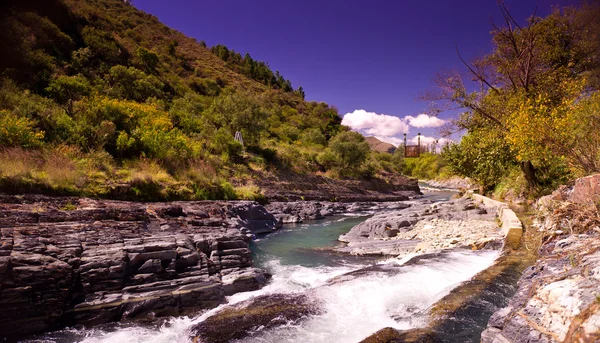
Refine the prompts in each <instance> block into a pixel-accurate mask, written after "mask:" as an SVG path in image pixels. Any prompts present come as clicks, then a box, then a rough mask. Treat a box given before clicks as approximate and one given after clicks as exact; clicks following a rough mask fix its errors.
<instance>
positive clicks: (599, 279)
mask: <svg viewBox="0 0 600 343" xmlns="http://www.w3.org/2000/svg"><path fill="white" fill-rule="evenodd" d="M598 200H600V174H596V175H592V176H588V177H585V178H581V179H578V180H576V181H575V183H574V185H573V186H571V187H566V186H563V187H561V188H559V189H558V190H557V191H555V192H554V193H552V194H551V195H549V196H546V197H542V198H541V199H540V200H538V202H537V206H538V209H539V213H538V215H537V217H536V218H535V220H534V225H533V228H534V229H536V230H537V231H539V232H540V233H541V235H542V236H543V237H544V240H545V243H544V244H542V246H541V247H540V249H539V258H538V260H537V262H536V263H535V264H534V265H533V266H531V267H530V268H528V269H527V270H526V271H525V272H524V273H523V275H522V277H521V279H520V280H519V282H518V290H517V292H516V294H515V296H514V297H513V298H512V299H511V300H510V301H509V303H508V305H507V306H506V307H504V308H502V309H500V310H499V311H497V312H496V313H494V314H493V315H492V317H491V318H490V320H489V323H488V327H487V329H486V330H485V331H484V332H483V334H482V336H481V341H482V342H483V343H496V342H505V341H510V342H528V343H541V342H544V343H554V342H598V341H600V300H599V299H600V216H599V215H598V208H597V203H598Z"/></svg>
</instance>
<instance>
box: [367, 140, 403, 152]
mask: <svg viewBox="0 0 600 343" xmlns="http://www.w3.org/2000/svg"><path fill="white" fill-rule="evenodd" d="M365 141H366V142H367V143H369V147H371V150H373V151H377V152H389V153H392V154H393V153H394V151H396V147H395V146H394V145H393V144H390V143H386V142H382V141H380V140H379V139H377V138H375V137H365Z"/></svg>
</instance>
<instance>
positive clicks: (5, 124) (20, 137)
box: [0, 110, 44, 148]
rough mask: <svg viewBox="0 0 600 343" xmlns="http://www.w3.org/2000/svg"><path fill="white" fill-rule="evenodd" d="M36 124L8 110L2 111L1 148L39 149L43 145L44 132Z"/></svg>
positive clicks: (0, 114)
mask: <svg viewBox="0 0 600 343" xmlns="http://www.w3.org/2000/svg"><path fill="white" fill-rule="evenodd" d="M34 126H35V123H34V122H33V121H31V120H30V119H28V118H25V117H22V116H18V115H16V114H15V113H13V112H9V111H7V110H0V146H5V147H15V146H20V147H23V148H37V147H39V146H41V145H42V141H43V139H44V132H41V131H39V130H37V129H36V128H34Z"/></svg>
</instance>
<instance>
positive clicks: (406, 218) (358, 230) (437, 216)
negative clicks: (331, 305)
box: [334, 197, 503, 255]
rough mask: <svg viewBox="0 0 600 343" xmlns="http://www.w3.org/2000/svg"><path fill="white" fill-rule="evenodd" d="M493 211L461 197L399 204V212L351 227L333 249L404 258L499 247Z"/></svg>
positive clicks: (499, 238) (375, 217) (378, 215)
mask: <svg viewBox="0 0 600 343" xmlns="http://www.w3.org/2000/svg"><path fill="white" fill-rule="evenodd" d="M496 212H497V211H496V208H490V207H485V206H483V205H482V204H479V203H478V202H477V201H475V200H473V199H471V198H468V197H463V198H460V199H453V200H450V201H448V202H442V203H431V202H427V201H421V202H419V203H413V204H409V203H403V204H402V206H400V207H399V209H397V210H394V211H390V212H386V213H382V214H376V215H374V216H373V217H371V218H369V219H367V220H366V221H364V222H362V223H360V224H358V225H356V226H355V227H353V228H352V229H351V230H350V231H349V232H348V233H346V234H344V235H341V236H340V237H339V240H340V241H341V242H345V243H347V245H345V246H342V247H337V248H334V250H335V251H337V252H341V253H349V254H353V255H405V254H409V253H414V252H429V251H435V250H442V249H449V248H459V247H467V248H474V249H480V248H483V247H491V246H494V247H499V246H500V245H502V239H503V236H502V233H501V232H500V230H499V228H498V223H497V222H496V221H495V218H496Z"/></svg>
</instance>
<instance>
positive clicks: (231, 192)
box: [0, 0, 395, 200]
mask: <svg viewBox="0 0 600 343" xmlns="http://www.w3.org/2000/svg"><path fill="white" fill-rule="evenodd" d="M0 7H1V8H0V9H2V14H0V25H1V27H0V28H2V29H4V30H1V31H2V33H0V36H2V37H0V38H2V40H3V41H5V42H7V43H6V48H7V54H6V55H8V56H9V58H6V59H2V60H0V73H1V75H2V77H3V78H4V80H3V84H2V86H1V87H0V117H2V118H0V119H3V120H2V123H1V124H0V129H4V131H0V189H1V190H3V191H6V192H11V193H22V192H42V193H52V194H72V195H88V196H98V197H109V198H125V199H138V200H172V199H206V198H225V199H232V198H250V199H253V198H260V197H261V195H260V189H258V187H257V186H255V184H256V182H254V181H253V178H257V177H258V178H264V177H269V176H273V175H278V174H296V173H300V174H312V175H315V174H319V175H320V174H323V173H325V174H326V175H329V174H332V175H339V174H340V173H339V172H337V171H336V170H334V168H335V163H336V161H335V159H334V160H332V157H331V156H332V155H331V154H329V155H327V156H326V157H327V158H322V159H321V158H320V155H322V154H323V152H325V151H327V150H328V141H329V140H330V139H331V138H332V137H333V136H335V135H336V134H337V133H339V132H344V131H345V130H347V129H346V128H344V127H342V126H341V125H340V121H341V119H340V118H339V116H338V114H337V111H336V110H335V108H332V107H330V106H328V105H327V104H324V103H314V102H306V101H304V100H303V99H302V97H301V96H300V95H299V93H297V92H284V91H283V90H281V89H277V87H276V86H275V87H273V86H267V85H265V84H263V83H260V82H257V81H255V80H252V79H250V78H248V77H246V76H244V75H242V74H240V73H238V72H235V71H234V70H240V68H241V66H240V65H239V64H238V65H235V66H234V65H232V64H231V62H224V61H223V60H222V59H221V58H219V57H217V56H215V55H214V54H213V53H211V51H210V50H209V49H208V48H207V47H206V46H204V45H203V44H201V43H200V42H197V41H196V40H195V39H193V38H189V37H186V36H185V35H183V34H182V33H180V32H178V31H176V30H173V29H170V28H168V27H167V26H165V25H163V24H162V23H160V21H159V20H158V19H157V18H156V17H154V16H152V15H149V14H146V13H144V12H142V11H139V10H137V9H136V8H135V7H132V6H130V5H127V4H125V3H123V1H121V0H47V1H40V0H29V1H25V2H18V1H8V2H5V3H3V4H1V5H0ZM90 29H91V30H92V32H94V35H92V39H90V35H89V32H90ZM86 30H87V31H86ZM86 32H87V33H86ZM86 35H87V36H86ZM94 41H95V42H96V43H94ZM98 42H99V43H98ZM94 44H99V45H98V46H100V48H95V45H94ZM140 48H144V49H147V50H148V51H149V52H150V53H151V54H154V55H155V56H156V57H157V61H158V63H157V64H156V66H155V67H153V68H152V70H148V69H144V68H145V67H147V64H145V63H146V62H145V61H144V60H143V59H142V57H141V55H140ZM94 49H95V50H94ZM111 49H113V50H114V51H112V50H111ZM90 51H91V53H90ZM111 51H112V52H111ZM82 52H83V53H88V54H91V55H92V57H88V60H86V61H87V62H86V63H88V64H87V66H85V65H84V66H83V67H82V66H80V65H78V64H77V63H78V62H77V60H76V56H78V54H79V55H81V54H82ZM111 53H112V55H111ZM80 64H81V63H80ZM119 65H122V66H124V67H125V68H129V69H132V68H134V69H136V70H137V72H139V73H141V74H142V75H143V77H144V79H143V80H142V81H144V82H146V81H147V80H150V81H151V82H159V83H161V84H162V86H156V87H158V88H157V89H156V90H155V91H157V92H158V93H151V95H148V96H146V97H143V98H141V99H130V98H127V96H126V95H123V94H119V93H118V92H116V91H115V88H116V87H118V86H119V84H118V83H117V84H111V78H112V77H113V76H112V74H111V72H112V69H111V68H112V67H115V66H119ZM143 71H145V73H144V72H143ZM61 76H66V77H78V76H81V77H83V78H85V80H84V81H85V82H88V83H89V84H90V87H91V91H90V92H89V93H86V94H85V95H84V96H82V97H78V98H76V99H74V101H73V104H72V105H73V109H72V110H71V112H69V111H68V107H67V106H66V105H65V104H64V103H60V102H59V99H58V98H57V97H56V96H54V97H53V96H52V94H51V93H50V92H49V90H48V88H47V87H48V85H52V82H54V81H55V80H56V79H57V78H60V77H61ZM152 78H154V79H152ZM7 79H10V80H11V81H9V82H7ZM152 80H154V81H152ZM198 85H200V87H198ZM207 85H208V86H207ZM202 87H204V88H202ZM207 87H208V89H209V90H208V91H207V90H206V88H207ZM211 87H212V88H211ZM63 93H67V92H66V91H65V92H63ZM152 94H156V95H152ZM60 95H64V94H59V96H60ZM190 99H191V100H190ZM185 101H188V102H189V103H188V105H189V104H191V105H190V106H188V107H185V106H183V108H184V113H183V115H184V117H185V118H184V119H185V120H188V122H190V121H191V122H192V123H193V124H194V125H196V126H195V127H194V128H192V129H190V128H189V127H186V126H185V125H183V124H181V123H179V122H178V121H183V119H181V117H177V116H175V115H174V109H175V108H176V107H177V104H178V103H179V104H181V103H184V105H185ZM194 106H195V107H194ZM181 107H182V106H179V108H180V112H181ZM190 108H191V109H190ZM65 111H66V112H67V114H65ZM232 111H233V112H232ZM114 113H116V114H114ZM178 115H179V116H181V113H179V114H178ZM248 115H254V116H255V118H259V119H256V120H255V121H256V122H259V123H260V124H261V125H262V126H260V127H259V128H257V130H259V131H255V132H254V133H253V135H252V136H251V137H250V138H253V137H254V136H256V139H255V142H250V143H249V146H248V147H247V149H246V150H245V151H244V152H241V151H239V147H237V146H236V145H235V144H236V143H235V142H234V141H233V140H232V137H231V136H228V135H229V134H231V133H232V131H235V129H236V128H235V127H234V126H233V124H231V125H230V123H229V122H228V121H231V120H232V119H231V118H229V117H232V118H233V119H235V120H238V121H239V120H242V122H243V120H244V118H245V116H248ZM103 116H104V117H106V118H104V117H103ZM223 116H224V118H225V119H223V118H222V117H223ZM236 116H237V117H236ZM98 118H100V119H98ZM102 118H104V120H102ZM119 118H121V119H119ZM123 118H129V119H127V120H130V121H131V120H133V122H132V123H130V126H131V127H120V126H119V125H120V124H119V121H122V120H123ZM132 118H133V119H132ZM236 118H237V119H236ZM219 120H220V122H218V123H216V124H215V123H214V122H217V121H219ZM7 123H9V124H7ZM114 123H116V124H115V125H113V124H114ZM207 123H208V124H207ZM111 125H112V126H111ZM148 125H150V126H148ZM152 125H155V126H156V125H158V126H157V127H159V129H154V128H153V127H152ZM160 125H162V126H160ZM228 125H229V127H227V126H228ZM236 125H240V124H236ZM192 126H193V125H192ZM198 126H200V128H199V127H198ZM207 127H208V128H207ZM238 127H239V126H238ZM61 130H62V131H61ZM103 130H104V131H103ZM107 130H108V131H107ZM111 130H112V131H111ZM152 130H154V131H152ZM223 130H225V131H223ZM227 130H229V133H227ZM3 132H5V133H6V132H8V133H9V134H8V135H4V136H2V135H3ZM140 132H141V133H140ZM223 132H225V134H224V133H223ZM122 134H125V138H128V137H129V139H130V140H132V142H133V143H132V144H133V148H135V149H137V150H135V149H134V150H132V149H133V148H131V149H129V150H127V149H121V150H119V147H118V145H119V143H118V140H117V136H118V137H119V139H120V138H121V135H122ZM136 134H137V135H138V136H140V137H141V138H140V137H137V138H135V137H134V136H135V135H136ZM11 135H12V136H11ZM102 135H104V136H102ZM161 135H162V136H165V137H166V138H164V137H163V138H162V140H156V139H158V138H156V139H155V140H154V141H151V142H150V143H144V139H146V140H148V137H151V138H152V137H154V136H157V137H158V136H161ZM99 137H100V138H99ZM102 137H108V138H106V139H104V138H102ZM134 138H135V139H136V140H137V141H134ZM159 138H160V137H159ZM102 139H104V140H105V141H106V142H105V141H103V140H102ZM98 140H102V143H97V141H98ZM125 141H127V140H126V139H125ZM173 142H179V143H181V142H183V143H181V144H183V145H181V144H180V145H174V144H175V143H173ZM144 144H146V145H144ZM2 145H4V146H3V147H1V146H2ZM181 151H187V152H186V154H182V152H181ZM382 158H383V159H382ZM388 160H389V157H387V156H383V157H381V158H379V157H373V156H371V157H370V158H369V159H368V160H367V161H366V162H365V167H364V168H363V167H361V166H359V167H360V168H357V171H356V173H363V171H362V170H367V172H366V173H367V174H368V176H373V175H375V174H377V170H384V169H385V170H386V171H388V172H389V171H390V170H393V169H395V166H394V163H395V162H393V161H391V160H389V161H388ZM322 161H324V162H322ZM369 161H370V162H369ZM384 164H385V166H384ZM329 168H332V170H331V171H330V170H329ZM357 175H358V174H357Z"/></svg>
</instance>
